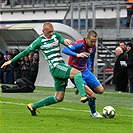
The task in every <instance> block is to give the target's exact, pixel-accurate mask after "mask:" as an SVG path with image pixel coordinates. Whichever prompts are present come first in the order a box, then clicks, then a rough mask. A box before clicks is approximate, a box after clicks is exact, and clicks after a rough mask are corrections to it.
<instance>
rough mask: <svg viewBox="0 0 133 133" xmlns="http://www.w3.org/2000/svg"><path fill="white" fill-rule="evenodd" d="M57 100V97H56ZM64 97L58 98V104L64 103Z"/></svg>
mask: <svg viewBox="0 0 133 133" xmlns="http://www.w3.org/2000/svg"><path fill="white" fill-rule="evenodd" d="M56 98H57V97H56ZM63 99H64V98H63V97H62V98H57V100H58V102H62V101H63Z"/></svg>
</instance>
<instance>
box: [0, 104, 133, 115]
mask: <svg viewBox="0 0 133 133" xmlns="http://www.w3.org/2000/svg"><path fill="white" fill-rule="evenodd" d="M0 104H10V105H20V106H27V104H24V103H15V102H5V101H0ZM45 108H53V109H58V110H66V111H73V112H85V113H86V112H87V113H88V112H89V113H90V110H76V109H71V108H56V107H49V106H45ZM131 113H132V111H131ZM116 115H117V116H128V117H132V116H133V115H132V114H131V115H123V114H117V113H116Z"/></svg>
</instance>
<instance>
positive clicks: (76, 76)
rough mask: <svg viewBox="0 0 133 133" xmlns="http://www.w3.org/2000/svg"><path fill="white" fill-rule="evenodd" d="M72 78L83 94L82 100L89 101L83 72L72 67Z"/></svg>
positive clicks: (81, 94)
mask: <svg viewBox="0 0 133 133" xmlns="http://www.w3.org/2000/svg"><path fill="white" fill-rule="evenodd" d="M70 79H74V83H75V85H76V87H77V89H78V91H79V93H80V96H81V102H83V103H84V102H86V101H88V98H87V94H86V92H85V89H84V84H83V80H82V73H81V72H80V71H78V70H77V69H75V68H72V69H71V71H70Z"/></svg>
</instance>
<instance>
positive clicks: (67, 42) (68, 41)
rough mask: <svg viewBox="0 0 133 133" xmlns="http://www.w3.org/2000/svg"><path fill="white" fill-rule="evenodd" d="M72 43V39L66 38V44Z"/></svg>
mask: <svg viewBox="0 0 133 133" xmlns="http://www.w3.org/2000/svg"><path fill="white" fill-rule="evenodd" d="M71 43H72V41H71V40H70V39H65V40H64V44H65V45H66V46H68V45H70V44H71Z"/></svg>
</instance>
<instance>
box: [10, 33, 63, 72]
mask: <svg viewBox="0 0 133 133" xmlns="http://www.w3.org/2000/svg"><path fill="white" fill-rule="evenodd" d="M64 40H65V38H63V37H62V36H61V35H60V34H59V33H57V32H54V34H53V36H52V38H50V39H48V38H46V37H45V36H44V35H41V36H39V37H38V38H37V39H36V40H35V41H34V42H32V43H31V44H30V45H29V46H28V47H27V48H26V49H25V50H24V51H23V52H21V53H19V54H18V55H17V56H15V57H14V58H13V59H12V62H15V61H16V60H18V59H20V58H22V57H24V56H26V55H27V54H29V53H30V52H31V51H34V50H35V49H39V50H40V52H41V53H42V55H43V56H44V57H45V59H46V60H47V62H48V65H49V68H50V69H52V68H53V67H55V66H56V65H57V64H59V63H64V60H63V58H62V56H61V53H60V43H61V44H64Z"/></svg>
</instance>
